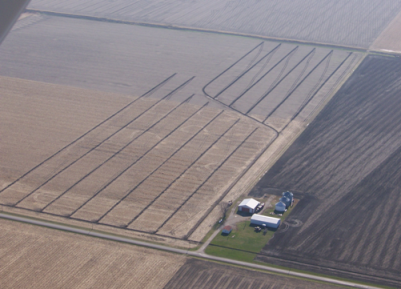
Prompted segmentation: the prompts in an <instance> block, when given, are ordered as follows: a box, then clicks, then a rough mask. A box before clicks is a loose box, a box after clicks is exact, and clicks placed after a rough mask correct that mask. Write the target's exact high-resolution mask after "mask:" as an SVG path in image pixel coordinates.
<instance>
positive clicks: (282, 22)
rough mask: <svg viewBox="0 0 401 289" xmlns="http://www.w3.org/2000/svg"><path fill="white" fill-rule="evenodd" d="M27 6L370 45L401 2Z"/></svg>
mask: <svg viewBox="0 0 401 289" xmlns="http://www.w3.org/2000/svg"><path fill="white" fill-rule="evenodd" d="M28 8H30V9H35V10H39V11H51V12H58V13H64V14H67V15H84V16H91V17H98V18H108V19H115V20H121V21H133V22H141V23H157V24H165V25H176V26H184V27H193V28H200V29H209V30H215V31H216V30H217V31H228V32H236V33H243V34H250V35H261V36H268V37H276V38H281V39H293V40H301V41H309V42H320V43H329V44H339V45H348V46H356V47H364V48H368V47H369V46H370V44H372V43H373V41H374V40H375V39H376V38H377V36H379V34H380V33H381V32H382V31H383V29H385V28H386V26H387V25H388V24H389V23H390V22H391V20H392V19H393V18H394V17H395V16H396V15H397V14H398V12H400V9H401V1H399V0H374V1H365V0H353V1H347V0H341V1H330V0H324V1H323V0H308V1H305V0H296V1H291V4H289V3H288V2H287V1H258V0H252V1H240V0H236V1H232V0H219V1H216V0H208V1H204V0H193V1H173V0H168V1H166V0H163V1H162V0H152V1H149V0H140V1H135V2H132V1H128V0H118V1H111V0H108V1H106V0H90V1H85V2H84V3H83V2H82V1H79V0H70V1H63V0H33V1H32V3H31V4H30V5H29V7H28ZM350 27H352V29H349V28H350Z"/></svg>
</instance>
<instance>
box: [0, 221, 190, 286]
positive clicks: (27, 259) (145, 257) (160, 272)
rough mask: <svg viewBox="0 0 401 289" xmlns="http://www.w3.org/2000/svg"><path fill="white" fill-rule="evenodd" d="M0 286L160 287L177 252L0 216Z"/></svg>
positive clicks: (175, 265) (177, 263)
mask: <svg viewBox="0 0 401 289" xmlns="http://www.w3.org/2000/svg"><path fill="white" fill-rule="evenodd" d="M0 226H1V230H0V239H1V250H0V259H1V269H0V287H1V288H3V289H6V288H13V289H14V288H149V289H150V288H152V289H153V288H163V287H164V286H165V284H166V283H167V282H169V280H170V279H171V278H172V277H173V276H174V275H175V273H176V272H177V271H178V270H179V269H180V268H181V266H182V265H183V264H185V261H186V258H185V257H183V256H180V255H176V254H169V253H164V252H160V251H156V250H151V249H146V248H141V247H137V246H131V245H125V244H121V243H118V242H111V241H105V240H101V239H97V238H92V237H87V236H81V235H77V234H70V233H65V232H61V231H58V230H52V229H47V228H42V227H38V226H32V225H27V224H22V223H18V222H11V221H7V220H0Z"/></svg>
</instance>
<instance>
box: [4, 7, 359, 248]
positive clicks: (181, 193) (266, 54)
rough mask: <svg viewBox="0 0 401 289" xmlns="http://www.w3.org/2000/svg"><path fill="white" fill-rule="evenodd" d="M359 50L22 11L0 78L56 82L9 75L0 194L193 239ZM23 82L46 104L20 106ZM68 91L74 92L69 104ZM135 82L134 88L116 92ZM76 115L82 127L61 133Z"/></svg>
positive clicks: (69, 215)
mask: <svg viewBox="0 0 401 289" xmlns="http://www.w3.org/2000/svg"><path fill="white" fill-rule="evenodd" d="M94 35H96V37H94ZM127 35H129V37H127ZM361 57H362V55H361V54H359V53H355V52H347V51H343V50H333V49H327V48H321V47H311V46H306V45H294V44H288V43H278V42H277V43H276V42H260V41H256V40H254V39H248V38H243V37H233V36H222V35H216V34H209V33H198V32H196V33H195V32H188V31H174V30H166V29H161V28H149V27H138V26H133V25H124V24H115V23H103V22H97V21H88V20H77V19H68V18H63V17H50V16H43V15H37V14H34V15H32V16H29V17H26V18H24V19H22V20H20V21H19V22H18V23H17V26H16V28H15V29H14V30H13V31H12V32H11V34H10V35H9V38H7V40H6V41H5V42H4V45H3V46H2V47H1V48H0V74H1V75H7V76H10V77H20V78H24V79H31V80H36V81H38V80H39V81H43V82H48V83H54V85H47V84H44V83H38V82H25V81H23V80H15V79H10V78H4V80H5V82H4V84H3V86H4V87H5V97H4V98H3V99H2V101H3V102H4V103H6V104H7V105H8V106H4V112H3V114H2V115H1V117H3V118H5V119H6V120H7V122H8V125H7V126H6V127H4V132H3V133H4V135H5V136H7V137H6V138H5V139H4V146H5V147H7V149H6V150H4V155H5V156H7V157H5V160H6V161H5V162H2V163H1V166H2V171H4V172H7V174H5V175H4V176H2V177H1V178H0V179H1V180H2V183H1V184H0V186H1V190H0V204H3V205H5V206H8V207H9V208H15V209H18V210H19V211H18V212H19V213H20V209H24V210H25V211H27V212H37V213H39V214H42V215H43V216H44V217H45V216H48V217H50V216H51V217H62V218H65V220H66V221H71V220H74V221H75V220H78V221H83V222H85V223H89V224H96V225H104V226H108V227H110V228H121V229H123V230H128V231H132V232H140V233H144V234H157V235H158V236H159V237H161V236H162V237H171V238H178V239H184V240H186V239H189V240H194V241H200V240H202V238H203V236H204V235H205V234H206V233H207V231H208V230H209V228H210V225H211V224H213V223H214V222H215V221H216V220H217V219H218V218H220V215H219V214H221V212H220V211H218V210H217V209H218V208H219V206H218V204H219V203H220V202H222V201H223V200H224V199H225V198H226V197H228V196H229V197H230V198H233V199H236V198H237V197H238V196H239V195H240V194H243V193H244V190H243V189H242V188H243V186H245V187H246V186H248V187H250V184H252V183H253V182H255V181H256V179H257V177H258V176H259V173H258V174H254V173H252V174H251V175H250V177H249V176H248V177H247V178H245V179H246V181H244V182H243V183H244V184H245V185H244V184H241V190H238V189H233V188H235V186H236V185H237V183H241V182H240V180H241V178H242V177H243V176H244V174H245V173H247V172H254V171H260V170H261V169H262V168H263V167H265V166H266V164H267V162H269V161H271V160H274V158H270V156H272V155H274V154H275V152H276V151H278V152H280V151H281V150H282V149H283V147H285V145H286V143H287V142H291V141H292V140H293V139H294V138H295V137H296V135H297V133H298V132H299V131H302V130H303V128H304V127H305V126H306V125H307V122H308V121H309V119H310V117H311V115H313V114H314V112H315V111H316V110H318V109H320V108H321V107H322V105H323V104H324V103H325V101H326V100H327V98H329V97H330V96H332V95H333V93H334V91H335V90H336V88H337V87H338V86H339V84H341V82H342V81H343V80H344V78H346V77H347V75H348V74H349V73H350V71H352V69H353V67H354V66H355V65H357V64H358V62H359V61H360V59H361ZM38 67H40V69H38ZM8 81H10V83H11V82H12V81H14V82H16V83H17V84H14V85H15V86H18V89H16V90H15V91H13V89H14V88H13V87H12V86H9V83H8ZM56 84H67V85H70V86H76V87H84V88H87V89H90V90H80V89H78V88H77V89H75V90H74V89H72V88H66V87H64V86H60V85H56ZM31 85H32V87H31ZM30 89H33V90H35V89H39V90H38V92H34V94H35V97H36V98H37V99H40V100H41V102H45V103H46V105H44V107H45V109H46V111H45V112H43V113H42V112H41V108H40V106H35V107H36V110H32V109H31V107H29V106H27V107H26V106H24V105H25V103H24V102H23V101H24V98H28V97H30V95H29V92H30ZM93 89H97V90H102V91H106V92H113V93H114V94H107V93H104V92H102V93H99V95H100V96H99V97H100V99H101V101H104V103H101V102H99V103H96V102H97V99H96V97H97V92H95V91H93ZM59 91H60V92H59ZM71 91H74V92H73V93H74V97H75V98H74V99H73V100H72V101H71V103H70V104H69V106H66V107H64V102H65V100H66V99H69V96H68V94H69V93H72V92H71ZM146 91H148V92H146ZM139 92H141V93H142V95H143V96H142V97H139V98H138V97H130V96H124V97H123V96H121V95H116V94H115V93H123V94H132V93H134V94H135V95H141V94H140V93H139ZM13 94H17V95H18V97H16V98H12V95H13ZM86 94H89V95H90V97H88V98H85V99H86V100H85V101H83V104H82V107H81V104H80V99H79V98H80V95H86ZM107 95H109V97H110V98H109V99H103V98H107ZM49 97H50V99H51V100H52V102H48V101H47V99H48V98H49ZM102 97H103V98H102ZM59 98H60V102H58V99H59ZM114 98H115V99H117V100H116V101H114ZM119 98H122V99H121V100H119ZM15 101H18V102H17V103H15ZM31 101H35V98H33V99H32V100H31ZM106 101H109V102H111V103H112V104H111V105H108V103H107V102H106ZM92 102H93V103H96V105H95V108H94V110H93V111H92V109H91V103H92ZM38 105H39V104H38ZM19 106H20V107H19ZM53 106H55V107H57V109H55V110H54V111H53V109H52V107H53ZM73 106H78V107H79V109H78V115H77V116H75V113H74V109H73ZM103 106H104V107H105V111H101V113H97V110H101V108H102V107H103ZM63 108H64V109H65V111H62V112H59V110H62V109H63ZM21 112H24V114H20V113H21ZM86 112H87V115H88V117H89V116H92V117H93V119H90V121H87V120H86V118H85V117H86V114H85V113H86ZM10 115H12V118H11V117H10ZM26 115H29V116H30V118H29V120H26V117H25V116H26ZM56 115H59V118H58V119H57V120H56V121H54V123H53V119H54V118H55V116H56ZM70 119H72V122H70ZM36 121H38V123H37V122H36ZM27 122H29V125H28V124H27ZM39 124H40V125H39ZM55 124H56V125H58V126H56V127H54V125H55ZM20 125H21V126H23V128H21V129H19V126H20ZM70 125H74V126H75V125H76V126H77V128H74V129H71V131H68V130H69V126H70ZM31 127H34V128H35V129H40V132H38V133H37V134H36V133H34V134H33V135H34V137H35V138H33V139H32V140H31V141H30V142H29V145H30V147H32V149H33V151H31V152H30V153H28V151H27V150H26V144H24V140H25V139H24V134H23V133H22V132H23V131H24V130H27V131H30V130H31ZM10 128H14V131H12V132H10V133H9V132H8V130H9V129H10ZM78 128H79V130H76V129H78ZM66 130H67V132H66V133H64V131H66ZM34 131H35V130H33V132H34ZM53 131H56V132H55V133H54V134H53V133H52V132H53ZM45 132H47V135H45ZM78 132H80V133H78ZM26 133H27V132H26ZM282 136H284V138H282ZM42 138H43V139H42ZM53 138H58V139H61V140H62V141H59V140H58V139H57V140H56V141H54V142H52V139H53ZM275 140H279V143H278V144H277V142H274V141H275ZM283 140H285V142H283ZM2 141H3V140H2ZM42 143H44V144H46V145H42ZM271 145H272V146H271ZM48 146H49V147H48ZM270 146H271V147H270ZM271 148H272V149H271ZM2 153H3V152H2ZM266 154H268V156H269V158H266V157H264V156H265V155H266ZM14 156H17V157H15V159H14ZM25 158H26V159H28V161H26V162H25V161H24V160H25ZM259 159H260V160H262V161H261V162H257V161H258V160H259ZM17 160H18V166H15V165H14V164H15V163H16V162H17ZM31 160H32V161H31ZM255 166H257V168H256V169H255ZM251 167H252V170H251ZM248 175H249V173H248ZM231 191H234V192H235V193H232V194H231V195H230V193H231ZM209 216H211V217H210V218H208V217H209ZM205 220H206V221H205ZM201 224H202V226H201ZM199 227H200V228H201V229H199V230H198V228H199ZM193 235H194V236H193Z"/></svg>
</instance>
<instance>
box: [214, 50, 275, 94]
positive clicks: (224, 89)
mask: <svg viewBox="0 0 401 289" xmlns="http://www.w3.org/2000/svg"><path fill="white" fill-rule="evenodd" d="M280 46H281V43H280V44H278V45H277V46H276V47H274V48H273V49H272V50H270V51H269V52H268V53H266V54H265V55H263V56H262V57H261V58H260V59H259V60H258V61H256V62H255V63H254V64H252V65H251V66H250V67H249V68H248V69H246V70H245V71H243V72H242V73H241V74H240V75H239V76H237V78H235V79H234V80H233V81H231V82H230V83H229V84H228V85H227V86H226V87H225V88H223V89H222V90H221V91H220V92H219V93H217V94H216V95H215V96H213V98H218V97H219V96H220V95H221V94H222V93H223V92H224V91H226V90H227V89H228V88H230V87H231V86H232V85H233V84H234V83H236V82H237V81H238V80H239V79H241V78H242V77H243V76H244V75H245V74H247V73H248V72H249V71H251V70H252V69H253V68H254V67H255V66H256V65H258V64H259V63H260V62H262V61H263V60H264V59H266V58H267V57H269V56H270V55H271V54H272V53H274V52H275V51H276V50H277V49H278V48H279V47H280Z"/></svg>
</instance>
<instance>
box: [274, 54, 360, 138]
mask: <svg viewBox="0 0 401 289" xmlns="http://www.w3.org/2000/svg"><path fill="white" fill-rule="evenodd" d="M352 54H353V53H352V52H350V53H349V54H348V56H347V57H346V58H345V59H344V60H343V61H342V62H341V63H340V64H339V65H338V66H337V68H336V69H335V70H334V71H333V72H332V73H331V74H330V75H329V76H328V77H327V78H326V80H325V81H324V82H323V83H322V84H321V85H320V86H319V88H318V89H316V90H314V89H315V88H313V89H312V90H311V93H312V92H313V91H315V92H314V93H313V94H312V95H311V96H309V97H308V98H306V100H305V101H304V102H303V103H302V105H301V106H300V107H299V108H298V110H297V112H296V113H295V114H294V115H293V116H292V117H291V119H290V121H289V122H288V123H287V124H286V125H285V126H284V127H283V128H282V129H281V131H284V130H285V129H286V128H287V127H288V126H289V124H290V123H291V122H292V121H293V120H294V119H295V118H296V117H297V116H298V115H299V114H300V113H301V111H302V110H303V109H304V108H305V107H306V106H307V105H308V104H309V103H310V102H311V101H312V99H313V98H314V97H315V96H316V94H318V93H319V91H320V90H321V89H322V88H323V86H325V85H326V83H327V82H328V81H329V80H330V79H331V78H332V77H333V75H334V74H336V73H337V71H338V70H339V69H340V68H341V67H342V66H343V65H344V63H345V62H346V61H347V60H348V59H349V58H350V57H351V55H352ZM355 60H356V56H354V58H353V60H352V61H351V62H350V64H349V65H348V67H350V66H351V65H352V64H353V63H354V61H355ZM347 71H348V68H347V69H345V70H344V71H343V72H342V73H341V75H340V76H339V78H338V80H337V81H336V83H335V85H334V87H337V86H338V83H339V82H340V81H341V79H343V77H344V75H345V74H346V73H347ZM322 77H323V74H322ZM319 83H320V80H319V82H318V83H317V84H316V86H317V85H318V84H319ZM316 86H315V87H316ZM309 95H310V94H309Z"/></svg>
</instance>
